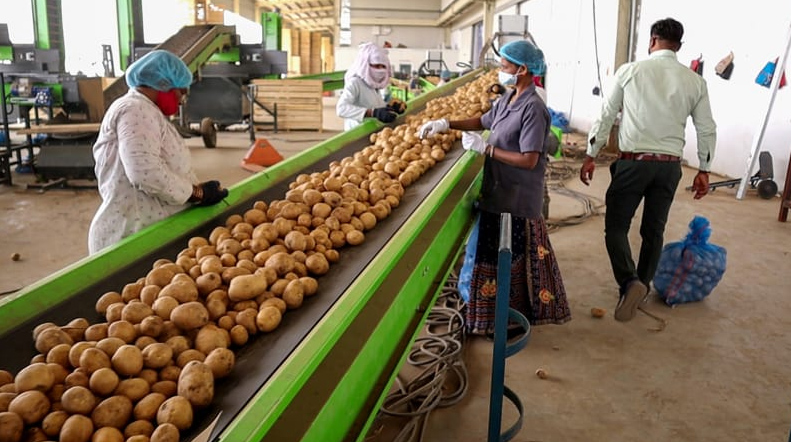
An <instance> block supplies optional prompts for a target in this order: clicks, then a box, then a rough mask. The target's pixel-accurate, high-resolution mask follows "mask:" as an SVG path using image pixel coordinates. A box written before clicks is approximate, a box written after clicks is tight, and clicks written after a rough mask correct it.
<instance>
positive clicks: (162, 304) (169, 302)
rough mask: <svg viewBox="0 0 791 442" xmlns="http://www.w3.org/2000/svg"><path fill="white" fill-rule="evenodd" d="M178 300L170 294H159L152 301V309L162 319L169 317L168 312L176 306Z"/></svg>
mask: <svg viewBox="0 0 791 442" xmlns="http://www.w3.org/2000/svg"><path fill="white" fill-rule="evenodd" d="M178 305H179V302H178V301H177V300H176V298H174V297H172V296H160V297H159V298H157V300H156V301H154V305H152V309H153V310H154V313H156V315H157V316H159V317H160V318H162V319H170V314H171V312H173V309H174V308H176V307H178Z"/></svg>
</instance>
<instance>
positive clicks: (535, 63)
mask: <svg viewBox="0 0 791 442" xmlns="http://www.w3.org/2000/svg"><path fill="white" fill-rule="evenodd" d="M500 55H502V56H503V57H504V58H505V59H506V60H508V61H510V62H511V63H513V64H515V65H519V66H525V67H527V69H528V70H529V71H530V72H531V73H532V74H533V75H544V72H545V71H546V70H547V65H546V64H544V53H543V52H541V49H538V48H537V47H535V46H533V44H532V43H530V42H528V41H525V40H516V41H511V42H508V43H506V44H504V45H503V47H501V48H500Z"/></svg>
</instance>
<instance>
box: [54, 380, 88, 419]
mask: <svg viewBox="0 0 791 442" xmlns="http://www.w3.org/2000/svg"><path fill="white" fill-rule="evenodd" d="M60 403H61V405H63V410H64V411H66V412H68V413H70V414H83V415H88V414H90V413H91V411H93V407H95V406H96V396H94V395H93V393H92V392H91V390H89V389H87V388H85V387H80V386H77V387H71V388H69V389H68V390H66V391H64V392H63V396H61V399H60Z"/></svg>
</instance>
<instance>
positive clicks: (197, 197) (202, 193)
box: [190, 181, 228, 206]
mask: <svg viewBox="0 0 791 442" xmlns="http://www.w3.org/2000/svg"><path fill="white" fill-rule="evenodd" d="M226 196H228V189H223V187H222V186H221V185H220V182H219V181H206V182H204V183H200V184H198V185H197V186H195V187H194V188H193V191H192V197H190V201H192V202H194V203H196V205H198V206H211V205H214V204H217V203H219V202H220V201H222V200H223V198H225V197H226Z"/></svg>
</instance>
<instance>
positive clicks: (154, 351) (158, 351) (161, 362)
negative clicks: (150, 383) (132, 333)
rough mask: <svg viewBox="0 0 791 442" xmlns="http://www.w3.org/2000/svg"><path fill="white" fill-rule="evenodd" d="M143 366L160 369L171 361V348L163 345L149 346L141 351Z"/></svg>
mask: <svg viewBox="0 0 791 442" xmlns="http://www.w3.org/2000/svg"><path fill="white" fill-rule="evenodd" d="M142 357H143V365H144V366H145V367H148V368H154V369H160V368H162V367H164V366H166V365H168V364H169V363H170V362H171V361H172V360H173V348H172V347H171V346H169V345H168V344H165V343H161V342H158V343H155V344H151V345H149V346H148V347H146V348H145V349H143V351H142Z"/></svg>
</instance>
